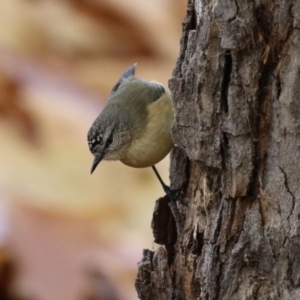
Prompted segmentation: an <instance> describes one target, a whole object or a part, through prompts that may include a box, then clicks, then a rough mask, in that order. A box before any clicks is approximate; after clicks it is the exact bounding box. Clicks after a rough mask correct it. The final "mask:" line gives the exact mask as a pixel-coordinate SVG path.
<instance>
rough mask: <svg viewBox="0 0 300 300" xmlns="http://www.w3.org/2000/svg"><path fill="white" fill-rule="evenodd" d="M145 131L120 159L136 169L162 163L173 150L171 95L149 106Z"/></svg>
mask: <svg viewBox="0 0 300 300" xmlns="http://www.w3.org/2000/svg"><path fill="white" fill-rule="evenodd" d="M147 112H148V114H147V122H146V126H145V130H142V132H141V133H140V135H139V136H138V137H137V138H136V139H133V140H132V142H131V144H130V145H129V147H128V148H127V150H126V151H125V152H124V154H123V155H122V158H121V159H120V160H121V161H122V162H123V163H124V164H125V165H128V166H131V167H134V168H145V167H150V166H153V165H155V164H156V163H158V162H159V161H161V160H162V159H163V158H164V157H165V156H166V155H167V154H168V153H169V152H170V150H171V149H172V147H173V145H174V144H173V140H172V138H171V132H170V131H171V126H172V124H173V118H174V117H173V108H172V102H171V98H170V95H169V94H168V93H166V94H164V95H163V96H162V97H161V98H159V99H158V100H157V101H155V102H153V103H151V104H149V106H148V109H147Z"/></svg>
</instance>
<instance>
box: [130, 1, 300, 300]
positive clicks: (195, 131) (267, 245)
mask: <svg viewBox="0 0 300 300" xmlns="http://www.w3.org/2000/svg"><path fill="white" fill-rule="evenodd" d="M170 89H171V92H172V95H173V101H174V111H175V123H174V126H173V129H172V135H173V139H174V142H175V144H176V146H177V147H178V148H175V149H174V150H173V153H172V158H171V182H172V186H174V187H182V189H183V197H182V200H181V202H180V203H176V204H174V203H171V208H172V205H173V209H172V211H173V210H174V208H175V211H176V210H178V215H177V216H176V214H175V216H176V218H175V221H176V222H172V220H173V215H172V214H169V215H168V214H167V213H164V212H161V211H164V210H165V207H166V206H165V205H163V203H165V200H164V199H160V200H158V202H157V208H156V210H155V214H154V219H153V228H154V233H155V239H156V241H157V242H158V243H160V244H163V245H165V246H160V248H159V249H158V250H157V251H156V252H152V251H150V250H144V257H143V259H142V261H141V262H140V263H139V272H138V277H137V280H136V288H137V291H138V295H139V297H140V299H143V300H145V299H149V300H156V299H157V300H161V299H222V300H226V299H228V300H235V299H236V300H240V299H295V300H296V299H300V238H299V236H300V221H299V219H300V168H299V165H300V0H286V1H282V0H273V1H271V0H264V1H262V0H256V1H253V0H216V1H207V0H202V1H200V0H194V1H193V0H190V1H189V3H188V7H187V16H186V18H185V21H184V23H183V35H182V39H181V52H180V56H179V59H178V61H177V64H176V68H175V70H174V73H173V78H172V79H171V80H170ZM180 149H183V150H184V151H182V150H180ZM161 207H164V210H162V208H161ZM159 211H160V212H159ZM162 220H164V221H165V222H162ZM174 227H175V229H174ZM176 227H177V228H176ZM158 231H161V232H160V233H158ZM157 234H158V235H157ZM158 236H159V238H158Z"/></svg>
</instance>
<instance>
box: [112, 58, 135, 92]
mask: <svg viewBox="0 0 300 300" xmlns="http://www.w3.org/2000/svg"><path fill="white" fill-rule="evenodd" d="M136 65H137V63H135V64H133V65H132V66H131V67H129V68H128V69H126V71H125V72H124V73H123V74H122V76H121V77H120V79H119V80H118V82H117V83H116V84H115V85H114V87H113V88H112V90H111V92H110V97H111V96H112V95H113V94H114V93H115V92H116V90H117V89H118V87H119V86H120V84H121V83H122V81H124V79H126V78H129V77H134V75H135V68H136Z"/></svg>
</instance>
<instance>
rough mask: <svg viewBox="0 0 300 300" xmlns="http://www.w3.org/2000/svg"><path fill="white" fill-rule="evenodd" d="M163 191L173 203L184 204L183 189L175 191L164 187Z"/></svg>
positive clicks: (166, 186)
mask: <svg viewBox="0 0 300 300" xmlns="http://www.w3.org/2000/svg"><path fill="white" fill-rule="evenodd" d="M163 189H164V191H165V193H166V195H167V196H168V197H169V199H170V201H171V202H176V201H179V202H180V203H181V204H182V201H181V199H182V196H183V192H182V189H181V188H178V189H174V188H171V187H169V186H168V185H164V186H163Z"/></svg>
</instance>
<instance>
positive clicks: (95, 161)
mask: <svg viewBox="0 0 300 300" xmlns="http://www.w3.org/2000/svg"><path fill="white" fill-rule="evenodd" d="M104 154H105V152H103V153H101V154H96V155H95V157H94V161H93V165H92V169H91V174H93V172H94V171H95V169H96V168H97V166H98V165H99V163H100V161H101V160H102V158H103V157H104Z"/></svg>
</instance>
